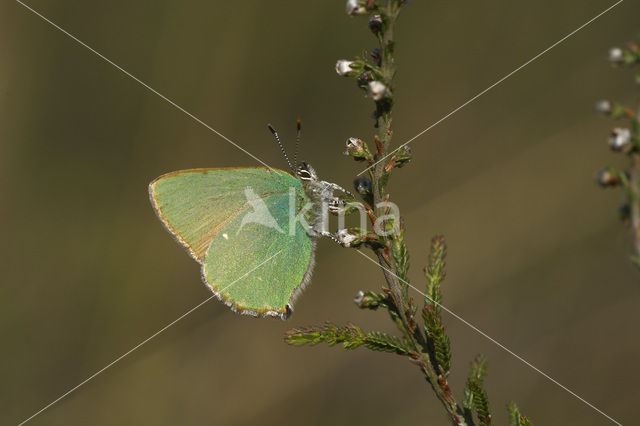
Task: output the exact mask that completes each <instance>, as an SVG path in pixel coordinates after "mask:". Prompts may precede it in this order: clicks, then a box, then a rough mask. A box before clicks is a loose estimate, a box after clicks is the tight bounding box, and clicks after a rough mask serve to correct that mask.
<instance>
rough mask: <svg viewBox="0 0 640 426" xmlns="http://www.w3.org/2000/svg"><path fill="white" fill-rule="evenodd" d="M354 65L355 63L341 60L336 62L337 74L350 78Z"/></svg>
mask: <svg viewBox="0 0 640 426" xmlns="http://www.w3.org/2000/svg"><path fill="white" fill-rule="evenodd" d="M354 63H355V61H348V60H346V59H340V60H339V61H338V62H336V72H337V73H338V75H341V76H345V77H346V76H349V75H350V74H351V73H352V72H353V69H352V68H351V65H352V64H354Z"/></svg>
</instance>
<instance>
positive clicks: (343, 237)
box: [336, 228, 360, 247]
mask: <svg viewBox="0 0 640 426" xmlns="http://www.w3.org/2000/svg"><path fill="white" fill-rule="evenodd" d="M336 238H337V239H338V241H339V242H340V244H342V246H343V247H351V244H352V243H354V242H355V241H356V240H358V239H359V238H360V236H359V235H355V234H351V233H349V231H348V230H347V229H345V228H343V229H340V230H338V232H337V233H336Z"/></svg>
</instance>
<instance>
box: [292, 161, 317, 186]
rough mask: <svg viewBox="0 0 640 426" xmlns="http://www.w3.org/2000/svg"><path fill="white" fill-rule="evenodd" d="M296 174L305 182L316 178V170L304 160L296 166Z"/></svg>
mask: <svg viewBox="0 0 640 426" xmlns="http://www.w3.org/2000/svg"><path fill="white" fill-rule="evenodd" d="M296 176H298V178H299V179H300V180H302V181H307V182H309V181H316V180H318V175H317V174H316V171H315V170H314V169H313V167H311V166H310V165H309V164H307V163H306V162H304V161H303V162H302V163H300V164H298V166H297V167H296Z"/></svg>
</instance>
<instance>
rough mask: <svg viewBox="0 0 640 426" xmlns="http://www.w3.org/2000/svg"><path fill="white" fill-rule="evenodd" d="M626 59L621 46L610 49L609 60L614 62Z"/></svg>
mask: <svg viewBox="0 0 640 426" xmlns="http://www.w3.org/2000/svg"><path fill="white" fill-rule="evenodd" d="M623 59H624V52H623V51H622V49H620V48H619V47H612V48H611V49H609V61H610V62H613V63H614V64H618V63H620V62H622V60H623Z"/></svg>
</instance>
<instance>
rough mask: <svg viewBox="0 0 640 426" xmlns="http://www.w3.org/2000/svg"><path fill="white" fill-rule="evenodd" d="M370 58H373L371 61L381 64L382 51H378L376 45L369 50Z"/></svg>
mask: <svg viewBox="0 0 640 426" xmlns="http://www.w3.org/2000/svg"><path fill="white" fill-rule="evenodd" d="M371 59H373V62H374V63H375V64H376V65H377V66H380V65H381V64H382V53H381V52H380V48H379V47H376V48H375V49H373V50H372V51H371Z"/></svg>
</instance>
